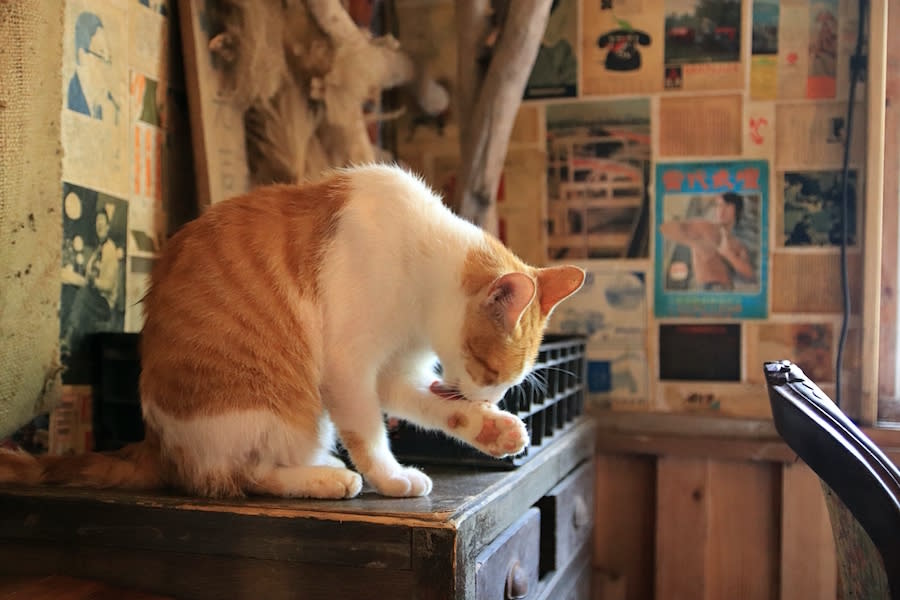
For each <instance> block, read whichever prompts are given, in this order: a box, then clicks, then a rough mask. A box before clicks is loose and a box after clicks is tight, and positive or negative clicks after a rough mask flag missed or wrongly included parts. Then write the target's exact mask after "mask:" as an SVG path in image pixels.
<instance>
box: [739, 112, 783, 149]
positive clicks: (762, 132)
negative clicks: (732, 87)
mask: <svg viewBox="0 0 900 600" xmlns="http://www.w3.org/2000/svg"><path fill="white" fill-rule="evenodd" d="M743 149H744V151H743V155H744V156H745V157H747V158H765V159H768V160H774V158H775V103H774V102H746V103H745V104H744V142H743Z"/></svg>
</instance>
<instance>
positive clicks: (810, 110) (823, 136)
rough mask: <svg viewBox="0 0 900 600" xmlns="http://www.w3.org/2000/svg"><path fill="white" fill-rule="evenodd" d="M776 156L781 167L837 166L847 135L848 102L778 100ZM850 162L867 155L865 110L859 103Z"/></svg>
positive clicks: (857, 162)
mask: <svg viewBox="0 0 900 600" xmlns="http://www.w3.org/2000/svg"><path fill="white" fill-rule="evenodd" d="M775 119H776V137H775V160H776V166H777V167H778V168H781V169H794V168H810V167H838V166H840V165H841V164H842V160H843V155H844V142H845V140H846V137H847V105H846V103H827V104H825V103H816V104H808V103H804V104H779V105H778V106H777V108H776V111H775ZM853 119H854V123H856V127H854V131H853V138H852V142H851V146H850V164H851V165H860V164H862V163H863V161H864V159H865V147H866V136H865V132H864V129H863V127H864V124H865V120H864V119H865V111H864V109H863V105H862V104H858V105H857V107H856V112H855V114H854V116H853Z"/></svg>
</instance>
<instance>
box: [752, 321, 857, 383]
mask: <svg viewBox="0 0 900 600" xmlns="http://www.w3.org/2000/svg"><path fill="white" fill-rule="evenodd" d="M746 331H747V338H748V339H747V342H748V343H747V366H748V372H747V381H751V382H754V383H765V377H764V375H763V368H762V365H763V363H764V362H766V361H771V360H783V359H787V360H790V361H792V362H794V363H796V364H797V365H799V366H800V368H801V369H803V372H804V373H806V374H807V375H808V376H809V377H810V378H811V379H812V380H813V381H815V382H817V383H818V382H822V383H828V382H833V381H834V367H835V364H834V363H835V358H836V356H837V338H838V335H839V332H840V323H839V322H838V321H837V320H836V319H832V320H830V321H826V320H822V321H803V322H781V321H779V322H769V323H752V324H747V330H746Z"/></svg>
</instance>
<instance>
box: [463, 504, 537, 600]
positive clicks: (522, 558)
mask: <svg viewBox="0 0 900 600" xmlns="http://www.w3.org/2000/svg"><path fill="white" fill-rule="evenodd" d="M540 536H541V513H540V511H539V510H538V509H537V508H530V509H528V511H527V512H526V513H525V514H524V515H522V517H521V518H520V519H519V520H518V521H516V522H515V523H513V524H512V525H510V526H509V527H508V528H507V529H506V530H505V531H504V532H503V533H501V534H500V535H499V536H497V538H496V539H495V540H494V541H493V542H491V543H490V544H489V545H488V546H487V547H486V548H485V549H484V550H482V552H481V553H480V554H479V555H478V558H477V559H476V560H475V598H477V599H478V600H506V599H510V598H536V596H537V587H538V563H539V556H540V554H539V553H540Z"/></svg>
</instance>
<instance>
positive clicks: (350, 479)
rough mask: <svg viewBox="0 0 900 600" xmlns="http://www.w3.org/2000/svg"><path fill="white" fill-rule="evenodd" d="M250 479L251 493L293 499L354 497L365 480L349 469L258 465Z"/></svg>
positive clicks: (342, 467) (343, 467)
mask: <svg viewBox="0 0 900 600" xmlns="http://www.w3.org/2000/svg"><path fill="white" fill-rule="evenodd" d="M335 460H337V459H335ZM338 462H340V461H338ZM341 465H343V463H341ZM250 479H251V481H250V482H249V484H248V487H249V490H248V491H251V492H253V493H255V494H268V495H273V496H281V497H291V498H329V499H338V498H353V497H354V496H356V495H357V494H359V492H360V490H361V489H362V478H361V477H360V476H359V474H358V473H354V472H353V471H351V470H349V469H348V468H347V467H346V466H341V467H328V466H304V467H283V466H277V465H259V466H257V467H256V468H255V469H254V470H253V472H252V473H251V475H250Z"/></svg>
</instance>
